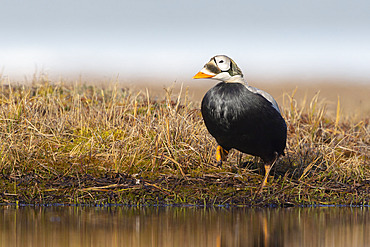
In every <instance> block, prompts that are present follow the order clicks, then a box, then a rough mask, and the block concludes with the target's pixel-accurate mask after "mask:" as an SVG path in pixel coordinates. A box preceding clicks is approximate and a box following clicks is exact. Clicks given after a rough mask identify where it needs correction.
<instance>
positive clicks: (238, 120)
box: [193, 55, 287, 189]
mask: <svg viewBox="0 0 370 247" xmlns="http://www.w3.org/2000/svg"><path fill="white" fill-rule="evenodd" d="M193 78H194V79H200V78H210V79H215V80H219V81H221V82H220V83H218V84H217V85H216V86H214V87H213V88H211V89H210V90H209V91H208V92H207V93H206V95H205V96H204V98H203V100H202V106H201V112H202V116H203V119H204V123H205V125H206V127H207V129H208V131H209V133H210V134H211V135H212V136H213V137H214V138H215V139H216V141H217V143H218V146H217V149H216V160H217V162H218V164H219V165H221V164H222V161H223V160H225V159H226V156H227V154H228V152H229V150H230V149H232V148H235V149H237V150H239V151H241V152H243V153H246V154H251V155H254V156H258V157H261V158H262V160H263V162H264V166H265V178H264V180H263V182H262V185H261V189H262V188H263V186H264V185H265V184H266V182H267V177H268V175H269V173H270V169H271V167H272V166H273V164H274V163H275V162H276V160H277V159H278V158H279V156H280V155H284V149H285V145H286V139H287V126H286V123H285V121H284V119H283V117H282V116H281V113H280V110H279V106H278V104H277V103H276V101H275V99H274V98H273V97H272V96H271V95H270V94H268V93H266V92H264V91H262V90H260V89H258V88H255V87H251V86H249V85H248V84H247V82H246V81H245V80H244V78H243V74H242V72H241V70H240V69H239V67H238V66H237V65H236V63H235V62H234V61H233V60H232V59H231V58H229V57H227V56H224V55H218V56H215V57H213V58H211V60H210V61H209V62H208V63H207V64H206V65H204V67H203V69H202V70H201V71H199V72H198V73H197V74H196V75H195V76H194V77H193Z"/></svg>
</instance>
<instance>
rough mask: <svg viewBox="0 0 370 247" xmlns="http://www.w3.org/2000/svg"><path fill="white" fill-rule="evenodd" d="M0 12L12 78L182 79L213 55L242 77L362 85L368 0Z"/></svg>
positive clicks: (82, 2)
mask: <svg viewBox="0 0 370 247" xmlns="http://www.w3.org/2000/svg"><path fill="white" fill-rule="evenodd" d="M0 11H1V14H0V30H1V39H0V69H1V73H2V75H3V76H9V77H10V78H17V77H22V78H23V77H24V76H29V75H32V74H33V73H34V72H36V71H38V72H40V71H42V72H45V73H47V74H49V76H60V75H62V76H68V75H93V76H107V77H112V76H113V77H114V76H117V75H119V76H120V77H121V78H122V79H125V78H127V79H128V78H131V79H135V78H144V79H147V78H151V79H161V80H162V79H168V80H171V81H174V80H184V81H186V80H189V78H191V76H192V75H193V74H195V73H196V72H197V71H198V70H199V69H200V68H201V67H202V66H203V65H204V63H205V62H207V61H208V60H209V58H210V57H212V56H213V55H216V54H226V55H229V56H230V57H232V58H233V59H234V60H235V61H236V62H237V63H238V65H239V66H240V67H241V68H242V70H243V71H244V74H246V77H247V78H248V77H251V78H259V77H260V78H263V79H274V78H284V77H298V78H303V79H311V78H315V79H316V78H334V79H348V78H351V79H356V81H358V82H364V81H368V79H369V78H370V15H369V13H370V2H369V1H366V0H358V1H356V0H355V1H347V0H310V1H307V0H306V1H300V0H286V1H274V0H265V1H245V0H244V1H242V0H240V1H226V0H213V1H199V0H197V1H196V0H187V1H175V0H159V1H152V0H135V1H127V0H124V1H122V0H104V1H99V0H98V1H91V0H64V1H47V0H28V1H22V0H12V1H10V0H5V1H4V0H2V1H1V9H0Z"/></svg>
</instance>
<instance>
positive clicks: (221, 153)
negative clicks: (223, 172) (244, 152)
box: [216, 145, 229, 166]
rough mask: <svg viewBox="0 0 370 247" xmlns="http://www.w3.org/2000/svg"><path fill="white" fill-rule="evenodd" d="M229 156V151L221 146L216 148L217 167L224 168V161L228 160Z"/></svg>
mask: <svg viewBox="0 0 370 247" xmlns="http://www.w3.org/2000/svg"><path fill="white" fill-rule="evenodd" d="M228 154H229V151H228V150H226V149H224V148H222V147H221V146H220V145H218V146H217V148H216V160H217V165H218V166H222V161H224V160H226V157H227V155H228Z"/></svg>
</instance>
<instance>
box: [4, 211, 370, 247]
mask: <svg viewBox="0 0 370 247" xmlns="http://www.w3.org/2000/svg"><path fill="white" fill-rule="evenodd" d="M369 233H370V212H369V208H289V209H282V208H279V209H246V208H238V209H225V208H216V209H210V208H208V209H204V208H173V207H144V208H137V207H103V208H101V207H36V208H34V207H19V208H18V209H17V208H15V207H13V206H3V207H0V238H1V240H0V246H145V247H150V246H161V247H162V246H163V247H166V246H171V247H172V246H176V247H182V246H184V247H185V246H191V247H193V246H315V247H316V246H370V234H369Z"/></svg>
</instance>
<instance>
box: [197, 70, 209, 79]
mask: <svg viewBox="0 0 370 247" xmlns="http://www.w3.org/2000/svg"><path fill="white" fill-rule="evenodd" d="M211 77H214V75H207V74H204V73H203V72H200V71H199V72H198V73H197V74H196V75H195V76H193V79H200V78H211Z"/></svg>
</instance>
